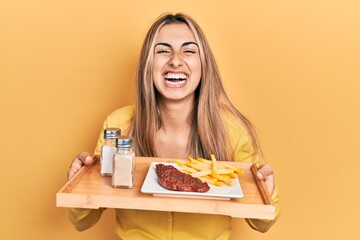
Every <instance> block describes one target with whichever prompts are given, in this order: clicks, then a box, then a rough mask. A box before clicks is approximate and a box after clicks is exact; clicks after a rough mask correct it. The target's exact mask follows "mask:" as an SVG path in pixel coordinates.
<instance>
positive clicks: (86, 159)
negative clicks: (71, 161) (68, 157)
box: [76, 152, 93, 165]
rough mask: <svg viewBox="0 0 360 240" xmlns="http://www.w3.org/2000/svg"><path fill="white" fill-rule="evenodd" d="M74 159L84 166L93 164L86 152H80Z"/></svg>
mask: <svg viewBox="0 0 360 240" xmlns="http://www.w3.org/2000/svg"><path fill="white" fill-rule="evenodd" d="M76 158H78V159H79V160H80V161H81V162H82V163H83V164H84V165H90V164H91V163H92V162H93V158H92V157H91V156H90V154H89V153H88V152H82V153H80V154H79V155H78V156H77V157H76Z"/></svg>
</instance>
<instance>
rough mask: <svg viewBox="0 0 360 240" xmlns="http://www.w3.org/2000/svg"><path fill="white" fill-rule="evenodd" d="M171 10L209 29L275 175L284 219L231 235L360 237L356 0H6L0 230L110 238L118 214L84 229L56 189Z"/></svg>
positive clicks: (1, 2)
mask: <svg viewBox="0 0 360 240" xmlns="http://www.w3.org/2000/svg"><path fill="white" fill-rule="evenodd" d="M165 11H171V12H177V11H181V12H185V13H188V14H190V15H191V16H193V17H194V18H195V19H196V20H197V21H198V22H199V24H200V25H201V26H202V28H203V30H204V31H205V33H206V35H207V37H208V40H209V42H210V44H211V46H212V49H213V51H214V54H215V56H216V57H217V61H218V64H219V67H220V71H221V73H222V76H223V80H224V84H225V87H226V89H227V91H228V93H229V95H230V98H231V99H232V100H233V101H234V103H235V104H236V106H237V107H238V108H239V109H240V110H241V111H242V112H243V113H245V114H246V115H247V116H248V117H249V118H250V119H251V120H252V122H253V123H254V124H255V125H256V126H257V130H258V133H259V135H260V140H261V143H262V147H263V151H264V153H265V156H266V158H267V159H268V161H269V162H270V163H271V164H272V166H273V168H274V170H275V173H276V182H277V184H278V186H279V189H280V194H281V207H282V216H281V218H280V220H279V221H278V222H277V224H276V225H274V226H273V228H272V229H271V230H270V231H269V232H268V233H266V234H261V233H257V232H255V231H253V230H251V229H250V228H249V227H248V226H246V224H245V223H244V221H243V220H237V221H236V223H235V224H234V225H235V226H236V229H234V234H233V236H232V239H247V240H249V239H250V240H251V239H292V240H298V239H299V240H300V239H301V240H303V239H340V238H342V239H360V234H359V231H358V228H359V220H358V216H359V213H360V207H359V202H360V198H359V192H360V191H359V190H360V188H359V168H360V164H359V162H360V158H359V150H358V149H359V139H360V131H359V124H360V106H359V105H360V104H359V103H360V96H359V95H360V93H359V90H360V14H359V13H360V3H359V1H357V0H353V1H349V0H344V1H338V0H301V1H300V0H299V1H296V0H292V1H291V0H275V1H265V0H263V1H261V0H255V1H250V0H248V1H241V0H240V1H238V0H231V1H229V0H227V1H208V0H202V1H194V0H182V1H171V0H166V1H165V0H151V1H149V0H143V1H120V0H112V1H99V0H98V1H94V0H82V1H70V0H64V1H56V0H52V1H50V0H42V1H41V0H29V1H21V0H0V80H1V85H0V104H1V106H0V107H1V108H0V109H1V119H0V121H1V122H0V128H1V129H0V133H1V137H0V141H1V149H0V150H1V155H2V156H1V177H0V178H1V179H0V180H1V181H0V184H1V185H0V191H1V197H0V205H1V214H0V238H1V239H29V238H30V239H53V240H55V239H115V237H114V221H115V219H114V212H113V211H112V210H110V211H107V212H106V213H105V214H104V215H103V217H102V218H101V220H100V222H99V223H98V224H97V225H96V226H95V227H93V228H91V229H90V230H88V231H85V232H83V233H78V232H77V231H76V230H75V229H74V228H73V226H72V225H71V224H70V223H69V222H68V220H67V218H66V211H65V209H64V208H56V207H55V194H56V192H57V191H58V190H59V189H60V187H61V186H62V185H63V184H64V183H65V182H66V173H67V170H68V167H69V164H70V162H71V160H72V158H73V157H74V156H75V155H76V154H77V153H78V152H80V151H81V150H88V151H92V150H93V148H94V146H95V141H96V139H97V136H98V134H99V131H100V128H101V124H102V121H103V120H104V118H105V117H106V116H107V115H108V114H109V113H110V112H111V111H113V110H115V109H117V108H119V107H121V106H124V105H127V104H131V103H133V99H134V97H133V88H134V83H133V79H134V75H135V66H136V63H137V58H138V55H139V50H140V45H141V43H142V40H143V38H144V35H145V33H146V31H147V29H148V27H149V26H150V24H151V23H152V22H153V20H154V19H155V18H156V17H158V16H159V15H160V14H161V13H163V12H165ZM189 224H199V223H189ZM200 227H201V224H200Z"/></svg>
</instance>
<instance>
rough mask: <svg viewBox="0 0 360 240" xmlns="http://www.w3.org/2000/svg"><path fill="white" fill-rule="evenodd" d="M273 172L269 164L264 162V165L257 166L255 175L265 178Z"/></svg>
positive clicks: (261, 178)
mask: <svg viewBox="0 0 360 240" xmlns="http://www.w3.org/2000/svg"><path fill="white" fill-rule="evenodd" d="M273 174H274V173H273V170H272V168H271V166H270V165H267V164H266V165H261V166H260V167H259V170H258V172H257V174H256V175H257V177H258V178H259V179H260V180H266V179H267V178H268V177H270V176H272V175H273Z"/></svg>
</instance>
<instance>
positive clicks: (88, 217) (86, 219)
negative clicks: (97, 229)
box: [67, 208, 105, 231]
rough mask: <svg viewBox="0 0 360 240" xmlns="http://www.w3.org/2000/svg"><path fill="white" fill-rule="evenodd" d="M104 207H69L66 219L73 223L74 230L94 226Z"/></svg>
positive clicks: (82, 229)
mask: <svg viewBox="0 0 360 240" xmlns="http://www.w3.org/2000/svg"><path fill="white" fill-rule="evenodd" d="M104 210H105V209H104V208H99V209H86V208H69V209H68V210H67V211H68V219H69V220H70V222H71V223H72V224H73V225H74V227H75V228H76V230H78V231H84V230H86V229H88V228H90V227H92V226H94V225H95V224H96V223H97V222H98V221H99V219H100V217H101V214H102V213H103V211H104Z"/></svg>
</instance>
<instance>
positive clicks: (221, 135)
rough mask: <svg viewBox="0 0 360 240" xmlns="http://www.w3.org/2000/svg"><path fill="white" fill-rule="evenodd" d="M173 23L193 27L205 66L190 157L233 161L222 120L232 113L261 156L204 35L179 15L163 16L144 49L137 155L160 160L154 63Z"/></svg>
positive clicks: (135, 128) (136, 125)
mask: <svg viewBox="0 0 360 240" xmlns="http://www.w3.org/2000/svg"><path fill="white" fill-rule="evenodd" d="M171 23H185V24H186V25H187V26H188V27H189V29H190V31H191V32H192V33H193V35H194V37H195V41H196V42H197V43H198V45H199V52H200V59H201V65H202V74H201V81H200V84H199V86H198V88H197V89H196V91H195V101H194V107H193V110H192V116H191V119H190V123H191V131H190V136H189V142H188V150H189V154H191V155H193V156H194V157H206V158H208V157H209V156H210V154H215V156H216V157H217V158H218V159H219V160H224V161H232V160H233V152H232V151H229V146H230V143H229V136H228V133H227V130H226V128H225V126H224V124H223V119H222V113H223V112H224V111H228V112H230V113H231V114H232V115H234V116H235V117H236V118H237V119H239V122H240V124H242V125H243V126H244V128H245V129H246V130H247V132H248V134H249V136H250V138H251V140H252V144H253V148H254V154H256V153H259V152H260V148H259V144H258V139H257V136H256V133H255V131H254V128H253V126H252V124H251V122H250V121H249V120H248V119H247V118H246V117H245V116H243V115H242V114H241V113H240V112H239V111H238V110H237V109H236V108H235V107H234V105H233V104H232V103H231V101H230V100H229V98H228V96H227V94H226V92H225V89H224V87H223V84H222V82H221V77H220V74H219V70H218V67H217V64H216V61H215V58H214V56H213V53H212V51H211V49H210V46H209V44H208V41H207V40H206V37H205V35H204V33H203V31H202V30H201V28H200V27H199V25H198V24H197V23H196V22H195V21H194V20H193V19H192V18H190V17H189V16H187V15H185V14H181V13H178V14H166V15H162V16H160V17H159V18H158V19H157V20H156V21H155V22H154V24H153V25H152V26H151V27H150V29H149V31H148V33H147V35H146V37H145V40H144V43H143V46H142V49H141V53H140V59H139V64H138V68H137V76H136V103H135V116H134V119H133V124H132V130H131V135H132V136H133V138H134V140H135V144H136V154H137V155H139V156H148V157H156V156H157V153H156V147H155V139H156V138H155V137H156V131H157V130H158V129H159V128H160V127H161V120H160V113H159V110H158V106H157V96H156V94H157V92H156V90H155V87H154V83H153V74H152V60H153V53H154V45H155V39H156V38H157V35H158V32H159V30H160V28H161V27H162V26H163V25H165V24H171ZM199 109H201V111H199ZM174 157H175V156H174Z"/></svg>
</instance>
